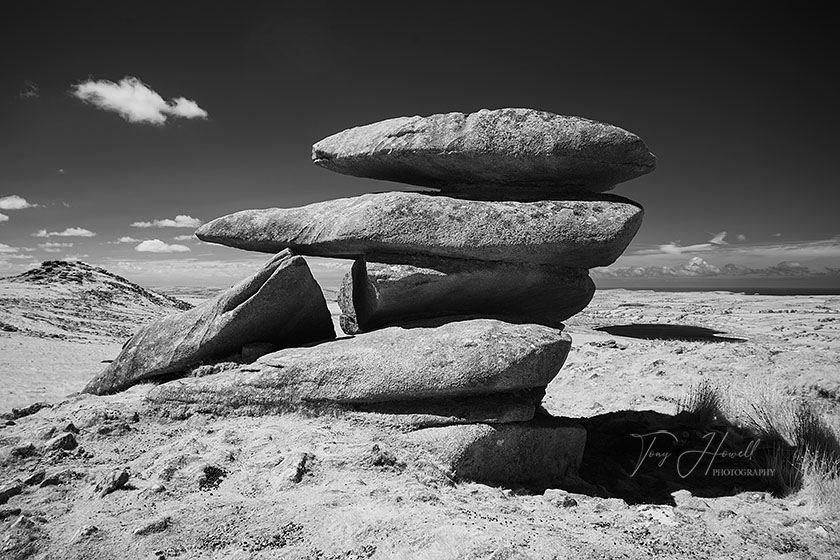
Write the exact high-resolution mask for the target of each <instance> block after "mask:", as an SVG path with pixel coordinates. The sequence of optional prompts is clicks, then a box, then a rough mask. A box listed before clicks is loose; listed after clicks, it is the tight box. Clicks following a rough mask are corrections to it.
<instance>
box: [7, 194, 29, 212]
mask: <svg viewBox="0 0 840 560" xmlns="http://www.w3.org/2000/svg"><path fill="white" fill-rule="evenodd" d="M36 206H37V204H31V203H30V202H28V201H27V200H26V199H25V198H23V197H22V196H18V195H16V194H13V195H9V196H3V197H0V210H23V209H25V208H35V207H36Z"/></svg>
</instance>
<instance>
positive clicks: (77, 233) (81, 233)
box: [32, 227, 96, 237]
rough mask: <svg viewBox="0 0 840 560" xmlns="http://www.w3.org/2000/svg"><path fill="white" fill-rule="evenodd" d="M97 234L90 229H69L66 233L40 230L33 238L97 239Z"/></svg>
mask: <svg viewBox="0 0 840 560" xmlns="http://www.w3.org/2000/svg"><path fill="white" fill-rule="evenodd" d="M95 236H96V233H94V232H92V231H90V230H89V229H85V228H79V227H69V228H66V229H65V230H64V231H51V232H47V230H45V229H39V230H38V231H36V232H35V233H33V234H32V237H95Z"/></svg>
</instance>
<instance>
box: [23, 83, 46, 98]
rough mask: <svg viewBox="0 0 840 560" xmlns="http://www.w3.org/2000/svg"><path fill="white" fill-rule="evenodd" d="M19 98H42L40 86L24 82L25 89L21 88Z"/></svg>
mask: <svg viewBox="0 0 840 560" xmlns="http://www.w3.org/2000/svg"><path fill="white" fill-rule="evenodd" d="M18 97H19V98H21V99H37V98H38V97H41V94H40V92H39V90H38V85H37V84H36V83H35V82H32V81H29V80H24V82H23V87H22V88H20V92H19V93H18Z"/></svg>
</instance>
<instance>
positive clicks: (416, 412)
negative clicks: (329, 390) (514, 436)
mask: <svg viewBox="0 0 840 560" xmlns="http://www.w3.org/2000/svg"><path fill="white" fill-rule="evenodd" d="M544 396H545V388H541V387H536V388H533V389H525V390H522V391H513V392H509V393H494V394H492V395H480V396H477V397H456V398H436V399H421V400H406V401H392V402H384V403H362V404H357V405H354V406H353V407H352V410H354V411H356V412H360V413H363V415H364V418H365V419H366V420H372V421H378V422H380V423H384V424H388V425H393V426H411V427H415V428H417V427H429V426H448V425H451V424H474V423H487V424H502V423H510V422H526V421H528V420H532V419H533V418H534V413H535V412H536V410H537V407H539V405H540V400H542V398H543V397H544Z"/></svg>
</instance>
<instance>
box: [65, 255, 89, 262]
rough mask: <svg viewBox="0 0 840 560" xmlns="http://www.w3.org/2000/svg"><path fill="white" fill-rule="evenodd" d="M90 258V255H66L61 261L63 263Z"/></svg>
mask: <svg viewBox="0 0 840 560" xmlns="http://www.w3.org/2000/svg"><path fill="white" fill-rule="evenodd" d="M86 258H88V255H64V258H62V259H61V260H63V261H80V260H82V259H86Z"/></svg>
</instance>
